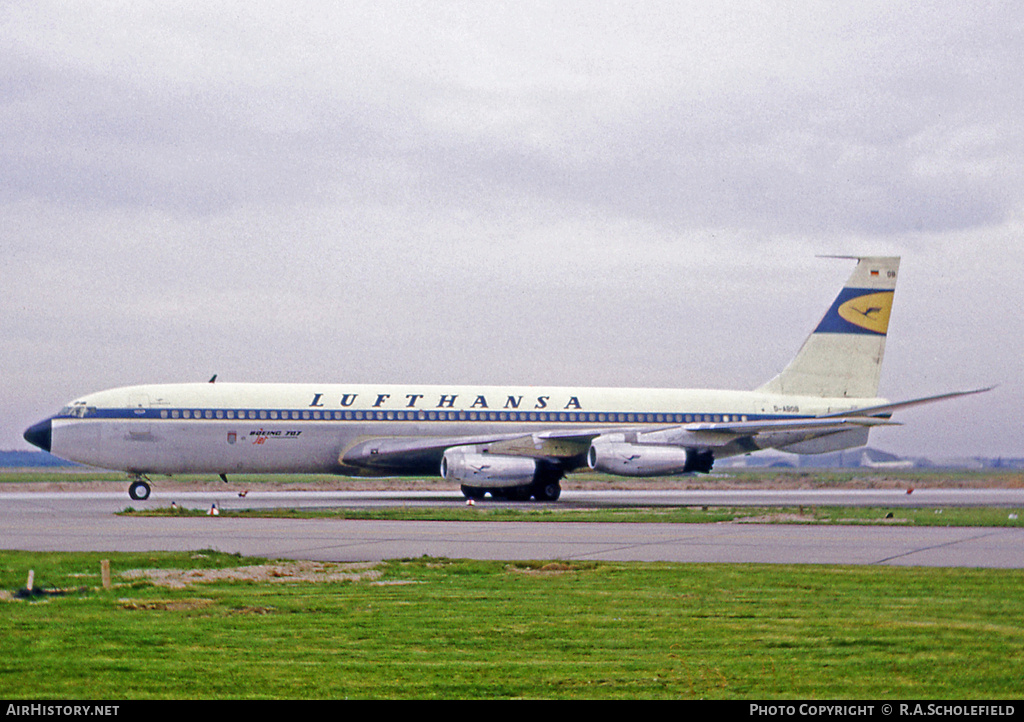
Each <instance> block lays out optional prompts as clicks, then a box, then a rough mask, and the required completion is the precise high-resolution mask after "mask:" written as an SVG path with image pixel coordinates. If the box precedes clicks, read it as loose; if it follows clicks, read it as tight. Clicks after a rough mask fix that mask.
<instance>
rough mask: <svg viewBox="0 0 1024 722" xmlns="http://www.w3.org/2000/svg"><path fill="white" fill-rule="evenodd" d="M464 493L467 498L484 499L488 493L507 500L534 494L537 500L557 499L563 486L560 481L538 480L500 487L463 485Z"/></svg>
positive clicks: (527, 498) (492, 496) (519, 499)
mask: <svg viewBox="0 0 1024 722" xmlns="http://www.w3.org/2000/svg"><path fill="white" fill-rule="evenodd" d="M462 494H463V496H465V497H466V498H467V499H483V498H484V497H485V496H486V495H487V494H490V495H491V498H492V499H505V500H507V501H529V499H530V497H531V496H532V497H533V498H534V499H535V500H537V501H557V500H558V497H559V496H561V495H562V487H561V486H560V485H559V483H558V481H557V480H556V481H551V480H547V481H536V482H534V483H533V484H528V485H527V486H511V487H503V488H500V489H488V488H485V487H479V486H466V485H465V484H463V485H462Z"/></svg>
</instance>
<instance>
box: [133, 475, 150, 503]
mask: <svg viewBox="0 0 1024 722" xmlns="http://www.w3.org/2000/svg"><path fill="white" fill-rule="evenodd" d="M150 491H152V489H150V487H149V480H148V479H146V478H145V477H142V476H136V477H134V480H133V481H132V483H131V484H130V485H129V486H128V496H130V497H131V498H132V499H134V500H135V501H145V500H146V499H148V498H149V493H150Z"/></svg>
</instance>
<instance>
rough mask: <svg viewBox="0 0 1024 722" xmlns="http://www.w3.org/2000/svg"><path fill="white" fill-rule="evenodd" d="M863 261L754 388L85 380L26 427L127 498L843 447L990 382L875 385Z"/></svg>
mask: <svg viewBox="0 0 1024 722" xmlns="http://www.w3.org/2000/svg"><path fill="white" fill-rule="evenodd" d="M853 260H856V261H857V266H856V268H855V269H854V271H853V275H851V276H850V279H849V280H848V281H847V283H846V285H845V286H844V287H843V289H842V290H841V291H840V293H839V295H838V296H837V297H836V299H835V301H834V302H833V303H832V305H831V307H829V309H828V311H827V312H826V313H825V316H824V317H823V318H822V319H821V321H820V322H819V323H818V325H817V327H816V328H815V329H814V331H813V332H812V333H811V335H810V336H809V337H808V338H807V340H806V341H805V342H804V345H803V346H802V347H801V349H800V350H799V352H798V353H797V355H796V357H795V358H794V359H793V360H792V361H791V362H790V363H789V365H788V366H787V367H786V368H785V369H784V370H783V371H782V373H780V374H779V375H778V376H776V377H775V378H773V379H771V380H770V381H768V382H767V383H765V384H764V385H762V386H761V387H759V388H757V389H755V390H753V391H716V390H708V389H688V390H672V389H636V388H577V387H562V388H547V387H526V386H424V385H404V386H395V385H384V384H235V383H195V384H161V385H149V386H131V387H126V388H119V389H113V390H110V391H100V392H98V393H94V394H90V395H88V396H83V397H81V398H79V399H76V400H74V401H72V402H71V403H69V404H68V405H67V406H65V407H64V408H63V409H61V410H60V411H59V412H58V413H57V414H56V415H54V416H52V417H50V418H48V419H45V420H44V421H41V422H39V423H37V424H35V425H33V426H32V427H30V428H29V429H28V430H27V431H26V432H25V438H26V439H27V440H28V441H29V442H30V443H32V444H34V445H35V446H38V447H39V448H41V449H45V450H46V451H49V452H51V453H53V454H56V455H57V456H60V457H62V458H65V459H69V460H72V461H77V462H81V463H83V464H88V465H91V466H96V467H100V468H104V469H117V470H121V471H125V472H127V473H128V474H130V475H131V477H132V482H131V486H130V487H129V491H128V493H129V495H130V496H131V498H132V499H146V498H148V496H149V494H150V485H149V483H148V481H147V477H146V475H150V474H168V475H174V474H196V473H213V474H219V475H220V476H221V478H222V479H226V478H227V475H228V474H246V473H281V474H284V473H309V474H321V473H330V474H344V475H349V476H398V475H430V474H438V473H439V474H441V476H443V477H444V478H445V479H450V480H453V481H456V482H458V483H459V484H460V485H461V487H462V492H463V494H465V495H466V497H468V498H481V497H483V496H485V495H486V494H490V495H491V496H493V497H504V498H508V499H519V500H526V499H529V498H531V497H533V498H535V499H538V500H545V501H553V500H555V499H557V498H558V497H559V494H560V493H561V487H560V484H559V482H560V480H561V479H562V478H563V477H564V476H565V474H567V473H569V472H571V471H573V470H576V469H580V468H584V467H589V468H591V469H596V470H598V471H602V472H607V473H609V474H618V475H622V476H661V475H671V474H686V473H691V472H708V471H710V470H711V467H712V464H713V463H714V461H715V460H716V459H721V458H724V457H728V456H734V455H737V454H747V453H750V452H753V451H758V450H761V449H779V450H782V451H787V452H792V453H795V454H821V453H825V452H829V451H837V450H839V449H847V448H852V447H856V446H863V445H864V444H866V443H867V440H868V433H869V432H870V431H871V429H872V428H873V427H875V426H886V425H893V424H896V422H894V421H891V420H890V419H891V416H892V413H893V412H894V411H897V410H899V409H902V408H906V407H909V406H915V405H917V404H923V403H928V402H931V401H939V400H941V399H948V398H953V397H956V396H963V395H966V394H973V393H979V392H981V391H985V390H987V389H976V390H974V391H960V392H954V393H947V394H942V395H939V396H929V397H926V398H919V399H913V400H910V401H903V402H900V403H890V402H888V401H887V400H885V399H882V398H878V397H877V392H878V379H879V373H880V370H881V364H882V355H883V352H884V350H885V339H886V334H887V332H888V327H889V313H890V310H891V309H892V301H893V293H894V290H895V288H896V276H897V272H898V270H899V258H879V257H856V258H854V259H853ZM211 381H212V380H211Z"/></svg>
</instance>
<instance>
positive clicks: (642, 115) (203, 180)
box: [0, 0, 1024, 456]
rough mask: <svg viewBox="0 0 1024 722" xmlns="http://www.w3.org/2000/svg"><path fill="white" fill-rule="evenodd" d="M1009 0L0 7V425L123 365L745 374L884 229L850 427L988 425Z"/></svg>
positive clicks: (1016, 385) (648, 379)
mask: <svg viewBox="0 0 1024 722" xmlns="http://www.w3.org/2000/svg"><path fill="white" fill-rule="evenodd" d="M1022 49H1024V5H1022V4H1020V3H1019V2H1011V1H1007V2H981V1H979V2H971V3H964V2H959V1H954V0H937V1H936V2H928V3H893V2H890V1H889V0H886V1H884V2H858V3H849V2H826V1H823V0H812V1H810V2H786V3H772V2H729V1H728V0H710V1H708V2H638V1H635V0H634V1H630V2H596V1H595V2H566V1H565V0H559V2H523V1H519V2H487V1H486V0H476V1H474V2H439V1H438V0H432V1H430V2H424V3H417V2H411V1H402V2H381V1H380V0H375V1H373V2H325V3H315V2H310V3H295V2H280V3H273V2H254V1H252V0H249V1H247V2H244V3H217V2H208V1H206V0H204V1H203V2H194V3H188V2H174V3H167V2H143V1H140V0H133V1H132V2H97V1H96V0H90V1H88V2H80V3H79V2H69V1H68V0H61V1H60V2H53V1H49V0H31V1H26V2H23V1H21V0H6V1H5V2H3V3H2V4H0V134H2V143H0V173H2V176H0V178H2V180H0V220H2V223H0V250H2V255H0V258H2V261H0V263H2V266H0V268H2V276H0V341H2V343H0V363H2V366H0V374H2V375H0V448H18V449H20V448H29V447H28V445H27V443H26V442H25V441H24V440H23V439H22V438H21V434H22V431H23V430H24V428H25V427H27V426H28V425H30V424H31V423H33V422H35V421H38V420H40V419H42V418H44V417H46V416H48V415H50V414H52V413H53V412H55V411H56V410H57V409H59V408H60V407H61V406H62V405H63V404H64V403H65V402H66V401H68V400H70V399H71V398H73V397H75V396H78V395H81V394H84V393H87V392H90V391H96V390H100V389H104V388H109V387H114V386H123V385H129V384H136V383H151V382H179V381H206V380H207V379H208V378H209V377H210V376H211V375H212V374H214V373H217V374H219V379H220V380H222V381H315V382H339V383H343V382H351V383H357V382H359V383H374V382H379V383H390V382H394V383H406V382H408V383H452V384H455V383H460V384H472V383H494V384H504V383H514V384H536V385H597V386H663V387H712V388H740V389H743V388H753V387H755V386H757V385H759V384H761V383H762V382H764V381H766V380H767V379H768V378H770V377H771V376H773V375H775V374H776V373H777V372H778V371H779V370H780V369H781V368H782V367H783V366H784V365H785V364H786V363H787V362H788V360H789V359H790V357H791V356H792V355H793V354H794V353H795V352H796V350H797V349H798V348H799V346H800V344H801V343H802V341H803V339H804V337H805V336H806V335H807V333H809V331H810V330H811V329H812V328H813V326H814V325H815V323H816V322H817V320H818V319H819V318H820V317H821V315H822V314H823V313H824V311H825V310H826V308H827V307H828V305H829V304H830V302H831V301H832V299H833V297H834V296H835V295H836V292H837V291H838V289H839V287H840V286H841V285H842V283H843V282H844V281H845V279H846V278H847V276H848V275H849V273H850V272H851V270H852V263H851V262H850V261H842V260H823V259H820V258H816V257H815V256H816V254H847V255H851V254H853V255H855V254H864V255H871V254H873V255H890V254H891V255H900V256H902V258H903V261H902V266H901V279H900V284H899V286H898V287H897V291H896V301H895V307H894V309H893V315H892V320H891V323H890V327H889V340H888V347H887V353H886V360H885V364H884V366H883V369H882V386H881V390H880V393H881V394H882V395H885V396H887V397H888V398H891V399H893V400H901V399H906V398H913V397H916V396H923V395H929V394H936V393H942V392H946V391H953V390H960V389H968V388H977V387H980V386H987V385H991V384H999V387H998V388H997V389H996V390H995V391H992V392H990V393H988V394H985V395H982V396H976V397H971V398H969V399H962V400H957V401H952V402H948V403H944V404H939V405H932V406H926V407H922V408H918V409H913V410H910V411H907V412H904V413H902V414H900V416H899V417H898V420H900V421H903V422H905V424H906V425H905V426H904V427H901V428H895V429H886V430H882V431H877V430H876V431H875V432H874V433H873V435H872V441H871V444H872V446H875V447H878V448H882V449H886V450H890V451H895V452H898V453H903V454H908V455H918V454H931V455H941V456H954V455H974V454H984V455H1000V454H1001V455H1012V456H1024V430H1022V424H1021V416H1020V409H1021V408H1024V389H1022V385H1021V371H1022V367H1024V361H1022V357H1024V354H1022V351H1024V344H1022V341H1021V339H1022V338H1024V312H1022V302H1021V297H1022V292H1024V280H1022V276H1024V274H1022V272H1024V263H1022V259H1024V243H1022V241H1024V233H1022V231H1024V222H1022V221H1024V177H1022V176H1024V171H1022V169H1024V83H1022V82H1021V78H1024V51H1022Z"/></svg>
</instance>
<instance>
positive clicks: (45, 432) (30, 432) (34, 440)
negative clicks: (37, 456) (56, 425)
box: [25, 419, 53, 451]
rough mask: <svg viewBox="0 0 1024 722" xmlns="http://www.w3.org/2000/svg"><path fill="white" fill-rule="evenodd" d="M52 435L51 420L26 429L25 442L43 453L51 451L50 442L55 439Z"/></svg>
mask: <svg viewBox="0 0 1024 722" xmlns="http://www.w3.org/2000/svg"><path fill="white" fill-rule="evenodd" d="M52 433H53V425H52V424H51V423H50V419H47V420H46V421H40V422H39V423H38V424H33V425H32V426H30V427H28V428H27V429H25V441H27V442H28V443H30V444H32V445H33V446H38V447H39V448H40V449H42V450H43V451H49V450H50V441H51V439H52V438H53V437H52Z"/></svg>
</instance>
